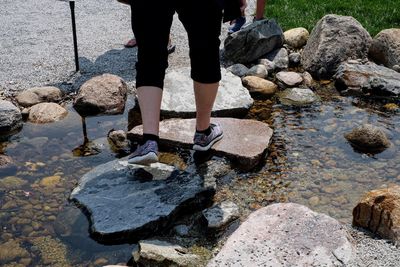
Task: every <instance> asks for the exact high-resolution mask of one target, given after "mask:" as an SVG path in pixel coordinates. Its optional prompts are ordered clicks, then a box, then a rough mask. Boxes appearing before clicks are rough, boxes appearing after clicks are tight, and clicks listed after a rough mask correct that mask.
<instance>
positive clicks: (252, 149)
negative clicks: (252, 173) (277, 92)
mask: <svg viewBox="0 0 400 267" xmlns="http://www.w3.org/2000/svg"><path fill="white" fill-rule="evenodd" d="M212 122H218V123H220V124H221V126H222V128H223V130H224V138H222V140H221V141H219V142H218V143H216V144H215V145H214V146H213V147H212V149H211V151H212V152H214V153H215V154H216V155H220V156H226V157H228V158H230V159H233V160H234V161H236V162H237V163H238V164H239V167H242V168H245V169H251V168H253V167H254V166H256V165H257V164H258V163H260V161H261V160H262V159H263V155H264V152H265V151H266V150H267V148H268V145H269V143H270V140H271V137H272V132H273V131H272V129H271V128H270V127H268V125H267V124H265V123H263V122H259V121H255V120H241V119H233V118H212ZM195 123H196V121H195V119H169V120H163V121H161V123H160V144H161V145H165V146H173V147H176V146H179V147H182V148H189V149H190V148H191V147H192V145H193V135H194V130H195ZM142 131H143V129H142V126H141V125H140V126H137V127H135V128H133V129H132V130H131V131H129V132H128V139H131V140H137V139H139V138H140V137H141V135H142Z"/></svg>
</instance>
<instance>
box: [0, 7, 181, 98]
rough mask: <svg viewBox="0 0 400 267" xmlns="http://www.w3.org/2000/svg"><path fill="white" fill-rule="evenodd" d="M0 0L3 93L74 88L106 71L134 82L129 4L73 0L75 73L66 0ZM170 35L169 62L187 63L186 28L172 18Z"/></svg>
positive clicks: (171, 64) (0, 57)
mask: <svg viewBox="0 0 400 267" xmlns="http://www.w3.org/2000/svg"><path fill="white" fill-rule="evenodd" d="M0 5H1V9H0V23H1V25H2V31H1V33H0V34H1V50H0V91H3V93H4V94H5V95H9V94H12V93H13V92H14V91H20V90H24V89H27V88H30V87H32V86H41V85H46V84H52V85H56V86H60V87H61V88H63V89H65V90H67V91H70V90H76V89H77V88H79V86H80V84H82V82H84V81H86V80H87V79H89V78H91V77H93V76H95V75H98V74H100V73H106V72H108V73H113V74H117V75H119V76H121V77H122V78H124V79H125V80H126V81H127V82H128V84H134V81H135V71H134V66H135V62H136V49H126V48H124V43H125V42H126V41H127V40H128V39H129V38H131V37H132V30H131V27H130V8H129V7H128V6H126V5H123V4H120V3H118V2H117V1H116V0H86V1H76V7H75V12H76V25H77V36H78V48H79V57H80V58H79V61H80V65H81V72H80V73H78V74H75V63H74V53H73V43H72V30H71V16H70V8H69V4H68V2H66V1H57V0H41V1H37V0H2V1H1V4H0ZM149 17H150V14H149ZM149 34H151V29H149ZM172 37H173V40H174V42H175V44H177V49H176V52H175V53H174V54H173V55H172V56H171V58H170V66H174V67H175V66H177V65H184V64H187V52H188V49H187V45H186V44H187V40H186V34H185V32H184V30H183V27H182V25H181V24H180V22H179V20H177V19H175V20H174V25H173V27H172Z"/></svg>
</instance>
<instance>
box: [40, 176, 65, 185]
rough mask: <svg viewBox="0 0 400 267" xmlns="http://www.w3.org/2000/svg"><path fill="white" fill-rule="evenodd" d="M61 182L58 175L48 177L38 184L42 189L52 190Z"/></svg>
mask: <svg viewBox="0 0 400 267" xmlns="http://www.w3.org/2000/svg"><path fill="white" fill-rule="evenodd" d="M60 182H61V176H59V175H54V176H48V177H45V178H43V179H42V180H41V181H40V182H39V184H40V185H41V186H43V187H47V188H53V187H56V186H57V185H59V184H60Z"/></svg>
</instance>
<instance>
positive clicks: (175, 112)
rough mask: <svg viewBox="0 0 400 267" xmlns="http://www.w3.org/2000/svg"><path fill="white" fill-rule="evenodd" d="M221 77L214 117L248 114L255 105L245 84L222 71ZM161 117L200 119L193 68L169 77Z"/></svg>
mask: <svg viewBox="0 0 400 267" xmlns="http://www.w3.org/2000/svg"><path fill="white" fill-rule="evenodd" d="M221 75H222V79H221V81H220V86H219V88H218V94H217V98H216V99H215V103H214V107H213V114H215V116H233V117H235V116H241V115H244V114H246V113H247V111H248V110H249V109H250V107H251V105H252V104H253V102H254V101H253V99H252V98H251V96H250V94H249V92H248V91H247V89H246V88H244V87H243V85H242V81H241V80H240V78H239V77H237V76H235V75H233V74H232V73H231V72H229V71H226V70H225V69H221ZM161 113H162V114H163V115H164V116H167V117H178V118H194V117H196V106H195V101H194V92H193V80H192V79H191V78H190V69H189V68H180V69H176V70H173V71H171V72H169V73H167V74H166V76H165V82H164V90H163V99H162V103H161Z"/></svg>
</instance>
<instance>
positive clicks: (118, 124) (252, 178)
mask: <svg viewBox="0 0 400 267" xmlns="http://www.w3.org/2000/svg"><path fill="white" fill-rule="evenodd" d="M319 94H320V95H321V96H322V98H323V101H322V102H321V103H320V104H316V105H314V106H311V107H307V108H291V107H285V106H282V105H280V104H277V103H276V101H269V100H266V101H260V100H259V101H256V104H255V106H254V107H253V108H252V110H251V112H250V114H249V115H248V116H247V117H248V118H252V119H257V120H261V121H265V122H267V123H269V124H270V125H271V127H272V128H274V137H273V140H272V144H271V147H270V153H269V156H268V157H267V159H266V160H265V165H263V166H261V167H260V168H258V169H257V170H255V171H253V172H250V173H244V172H241V171H239V170H238V171H237V172H235V174H234V175H231V176H230V178H229V179H227V180H224V181H220V182H219V186H218V190H217V194H216V196H215V200H216V201H219V200H225V199H231V200H233V201H235V202H236V203H237V204H239V206H240V207H241V210H242V213H243V216H246V214H248V213H249V212H251V211H252V210H255V209H257V208H259V207H261V206H265V205H268V204H269V203H272V202H276V201H293V202H298V203H301V204H304V205H307V206H309V207H311V208H312V209H314V210H316V211H320V212H324V213H327V214H329V215H331V216H333V217H335V218H337V219H340V220H341V221H344V222H350V221H351V212H352V209H353V208H354V207H355V205H356V203H357V201H358V200H359V199H360V197H361V196H362V195H363V194H364V193H365V192H367V191H369V190H371V189H375V188H381V187H386V186H389V185H390V184H393V183H398V182H399V181H400V153H398V151H399V146H400V114H398V113H397V114H396V113H387V112H384V111H382V106H383V103H379V102H376V103H373V104H371V103H365V102H363V101H360V100H358V99H354V98H351V97H341V96H339V95H337V94H335V93H332V91H331V90H325V89H322V90H320V92H319ZM133 103H134V102H133V100H132V98H130V99H129V101H128V104H127V107H126V112H125V113H124V114H123V115H118V116H102V117H92V118H87V119H86V120H85V121H86V129H87V138H88V139H89V141H90V143H89V144H90V147H89V148H90V149H88V146H85V148H86V149H85V150H84V151H83V150H82V149H81V148H82V144H83V143H84V134H83V124H82V120H81V117H80V116H79V115H77V114H76V113H75V112H74V111H73V109H72V108H71V106H69V110H70V113H69V115H68V117H67V118H66V119H64V120H63V121H61V122H57V123H53V124H46V125H35V124H31V123H25V124H24V127H23V129H22V130H21V131H20V132H19V133H18V134H16V135H14V136H12V137H10V138H9V139H8V140H4V141H3V142H1V143H0V149H1V152H2V153H3V154H5V155H8V156H10V157H11V158H13V160H14V161H15V164H16V166H17V170H16V171H15V170H14V171H12V172H10V173H3V174H2V175H1V177H0V178H3V177H6V176H15V177H18V178H20V179H22V181H26V183H25V184H22V185H17V186H16V185H13V186H11V187H9V188H1V189H0V206H1V210H0V223H1V227H2V234H1V236H0V240H1V242H0V244H2V243H4V242H6V241H8V240H18V241H19V242H20V245H21V247H23V248H25V249H26V250H27V251H28V253H29V256H27V255H25V256H24V257H23V258H22V259H19V260H18V261H19V262H20V263H23V264H24V265H25V266H27V265H30V266H35V265H41V264H50V265H53V266H54V265H60V266H65V265H73V266H89V265H94V264H93V263H94V262H95V261H96V260H97V262H96V265H102V264H106V263H109V264H115V263H118V262H126V261H127V260H128V259H129V258H130V253H131V250H132V248H133V246H134V245H129V244H126V245H119V246H104V245H100V244H97V243H96V242H95V241H93V240H92V239H90V237H89V234H88V227H89V224H88V222H87V219H86V217H85V216H84V215H83V214H82V213H81V212H80V211H79V210H78V209H77V208H75V207H74V206H73V205H72V204H70V203H68V196H69V193H70V191H71V190H72V189H73V188H74V186H75V185H76V183H77V182H78V180H79V178H80V177H81V176H82V175H83V174H84V173H86V172H87V171H89V170H90V169H91V168H92V167H94V166H97V165H99V164H101V163H104V162H107V161H109V160H112V159H114V158H116V157H119V156H120V155H118V154H116V153H114V152H113V151H112V150H111V149H110V146H109V144H108V143H107V140H106V139H105V137H106V136H107V133H108V132H109V131H110V130H111V129H112V128H114V129H123V130H126V129H127V127H128V115H127V113H128V112H127V110H128V109H130V108H131V107H133ZM367 122H368V123H371V124H374V125H378V126H381V127H383V128H384V129H386V130H387V132H388V135H389V137H390V140H391V142H392V146H391V148H389V149H388V150H386V151H384V152H383V153H380V154H377V155H366V154H362V153H359V152H356V151H354V150H353V148H352V147H351V146H350V145H349V144H348V143H347V141H346V140H345V138H344V136H343V135H344V134H345V133H347V132H349V131H350V130H351V129H352V128H354V127H355V126H357V125H359V124H361V123H367ZM182 154H185V155H184V156H183V157H179V156H181V155H182ZM182 154H181V153H179V152H174V154H164V155H163V156H164V157H165V160H166V161H167V162H169V163H175V164H176V165H179V166H184V165H185V163H190V162H191V159H190V155H189V156H188V153H182ZM174 155H175V156H174ZM176 155H178V157H176ZM46 177H47V178H46ZM49 177H50V178H49ZM43 178H45V179H44V180H43ZM11 179H14V178H11ZM43 237H46V238H43ZM205 239H207V238H205ZM196 240H197V241H196ZM196 240H192V241H191V242H190V243H191V244H196V242H197V243H199V247H198V250H201V246H202V244H203V243H204V242H203V241H204V240H203V241H202V240H201V238H197V239H196ZM200 243H202V244H200ZM46 244H52V245H46ZM203 245H204V244H203ZM204 246H205V247H207V248H211V247H212V246H213V244H212V242H211V243H207V245H204ZM44 255H47V256H44ZM52 255H53V256H52ZM28 259H31V261H30V262H29V261H28ZM99 259H100V260H99ZM27 263H29V264H27Z"/></svg>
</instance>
